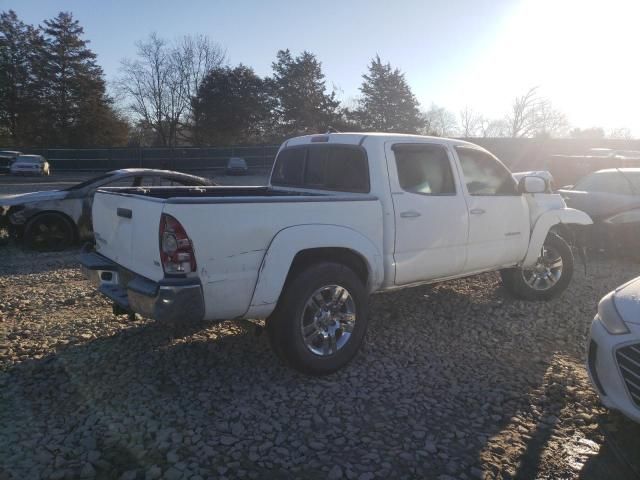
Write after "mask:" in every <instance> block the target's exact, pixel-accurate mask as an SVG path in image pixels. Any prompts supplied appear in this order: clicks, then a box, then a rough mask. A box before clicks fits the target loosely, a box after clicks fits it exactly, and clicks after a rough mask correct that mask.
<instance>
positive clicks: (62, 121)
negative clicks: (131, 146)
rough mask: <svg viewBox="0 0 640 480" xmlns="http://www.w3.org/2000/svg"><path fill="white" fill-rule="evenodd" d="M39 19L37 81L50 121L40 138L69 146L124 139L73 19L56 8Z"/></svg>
mask: <svg viewBox="0 0 640 480" xmlns="http://www.w3.org/2000/svg"><path fill="white" fill-rule="evenodd" d="M44 23H45V27H44V34H45V45H44V51H45V54H44V66H43V72H42V84H43V85H44V92H45V98H46V103H45V111H46V114H47V117H48V119H49V124H50V129H49V132H50V135H48V136H47V138H46V140H45V141H46V142H48V143H49V144H58V145H74V146H77V145H92V144H93V145H97V144H107V143H109V144H113V143H122V142H124V141H125V140H126V139H125V138H122V135H123V134H125V135H126V124H124V122H123V121H122V120H121V119H119V118H118V116H117V115H116V114H115V112H114V110H113V107H112V102H111V100H110V98H109V97H108V96H107V95H106V92H105V82H104V78H103V73H102V69H101V68H100V67H99V66H98V64H97V63H96V54H95V53H93V52H92V51H91V50H90V49H89V48H88V47H87V44H88V43H89V42H88V41H87V40H84V39H83V38H82V36H83V34H84V31H83V29H82V27H81V26H80V24H79V22H78V21H77V20H74V19H73V16H72V15H71V13H68V12H60V13H59V14H58V16H57V17H56V18H54V19H52V20H46V21H45V22H44Z"/></svg>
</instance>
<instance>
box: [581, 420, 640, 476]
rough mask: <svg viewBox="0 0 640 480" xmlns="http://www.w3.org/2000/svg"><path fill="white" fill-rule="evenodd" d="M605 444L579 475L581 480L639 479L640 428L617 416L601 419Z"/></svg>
mask: <svg viewBox="0 0 640 480" xmlns="http://www.w3.org/2000/svg"><path fill="white" fill-rule="evenodd" d="M598 428H599V430H600V432H602V435H603V437H604V438H603V443H602V446H601V447H600V450H599V452H598V454H597V455H594V456H592V457H591V458H590V459H589V460H588V461H587V462H586V463H585V465H584V468H583V469H582V471H581V472H580V479H583V480H600V479H602V478H615V479H616V480H617V479H620V480H634V479H640V456H639V455H638V452H640V425H639V424H637V423H634V422H633V421H631V420H629V419H628V418H626V417H625V416H623V415H621V414H619V413H617V412H606V413H604V414H602V415H600V416H599V417H598Z"/></svg>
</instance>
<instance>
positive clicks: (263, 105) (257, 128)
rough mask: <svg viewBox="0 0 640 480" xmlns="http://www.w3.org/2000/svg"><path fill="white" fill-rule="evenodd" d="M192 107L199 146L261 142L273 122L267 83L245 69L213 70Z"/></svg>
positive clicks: (224, 68) (193, 101)
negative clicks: (268, 125) (267, 126)
mask: <svg viewBox="0 0 640 480" xmlns="http://www.w3.org/2000/svg"><path fill="white" fill-rule="evenodd" d="M192 106H193V112H194V123H195V124H194V132H195V138H196V142H198V143H208V144H218V145H223V144H233V143H244V142H257V141H260V140H261V139H262V138H263V137H264V135H265V127H266V122H267V121H268V119H269V118H270V97H269V95H268V92H267V89H266V86H265V81H264V80H263V79H262V78H260V77H259V76H258V75H256V74H255V72H254V71H253V69H251V68H249V67H246V66H244V65H238V66H237V67H235V68H230V67H219V68H216V69H215V70H212V71H211V72H210V73H209V74H208V75H207V76H206V77H205V78H204V80H203V81H202V83H201V84H200V87H199V88H198V92H197V95H196V96H195V97H194V98H193V100H192Z"/></svg>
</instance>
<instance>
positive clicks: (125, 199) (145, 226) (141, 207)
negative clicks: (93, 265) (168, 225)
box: [93, 191, 164, 281]
mask: <svg viewBox="0 0 640 480" xmlns="http://www.w3.org/2000/svg"><path fill="white" fill-rule="evenodd" d="M163 208H164V202H163V201H162V200H159V199H155V198H147V197H143V196H139V195H132V194H126V193H114V192H108V191H98V192H97V193H96V195H95V197H94V201H93V230H94V233H95V238H96V251H97V252H98V253H100V254H101V255H104V256H105V257H107V258H108V259H110V260H113V261H114V262H116V263H117V264H119V265H120V266H122V267H124V268H126V269H128V270H131V271H132V272H134V273H137V274H138V275H141V276H143V277H146V278H148V279H150V280H155V281H158V280H160V279H162V278H163V277H164V271H163V270H162V266H161V264H160V249H159V237H158V235H159V226H160V216H161V214H162V209H163Z"/></svg>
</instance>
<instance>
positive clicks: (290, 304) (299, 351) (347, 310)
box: [267, 262, 368, 375]
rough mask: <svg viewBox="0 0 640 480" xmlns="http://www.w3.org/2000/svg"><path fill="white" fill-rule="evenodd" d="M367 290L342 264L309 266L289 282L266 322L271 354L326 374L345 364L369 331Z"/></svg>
mask: <svg viewBox="0 0 640 480" xmlns="http://www.w3.org/2000/svg"><path fill="white" fill-rule="evenodd" d="M367 300H368V299H367V292H366V289H365V286H364V285H363V282H362V281H361V280H360V278H359V277H358V275H356V273H355V272H354V271H353V270H351V269H350V268H349V267H347V266H345V265H341V264H339V263H334V262H322V263H316V264H313V265H310V266H309V267H306V268H305V269H303V270H301V271H300V272H298V273H296V274H294V276H293V277H292V278H291V279H290V280H289V281H288V282H287V286H286V288H285V290H284V292H283V293H282V298H281V299H280V302H279V303H278V307H277V308H276V311H275V312H274V313H273V314H272V315H271V316H270V317H269V319H268V321H267V333H268V335H269V340H270V342H271V345H272V348H273V350H274V351H275V353H276V354H277V355H278V356H279V357H280V358H281V359H282V360H283V361H285V362H286V363H287V364H289V365H290V366H291V367H293V368H295V369H296V370H298V371H300V372H303V373H307V374H311V375H326V374H329V373H333V372H335V371H336V370H338V369H340V368H342V367H344V366H345V365H346V364H348V363H349V362H350V361H351V360H352V359H353V358H354V357H355V355H356V354H357V353H358V350H359V348H360V346H361V345H362V342H363V340H364V336H365V333H366V330H367V313H368V312H367V308H368V305H367Z"/></svg>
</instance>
